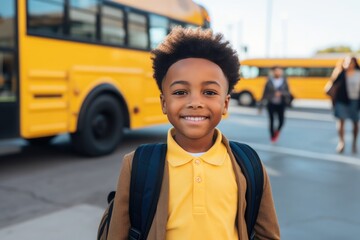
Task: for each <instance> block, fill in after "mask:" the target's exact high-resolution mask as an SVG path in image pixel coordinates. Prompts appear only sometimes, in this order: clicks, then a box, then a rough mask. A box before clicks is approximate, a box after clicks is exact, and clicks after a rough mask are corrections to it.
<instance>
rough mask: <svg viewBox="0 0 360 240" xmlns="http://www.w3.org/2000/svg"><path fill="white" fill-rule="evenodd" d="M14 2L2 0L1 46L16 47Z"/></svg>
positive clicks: (0, 9) (0, 14)
mask: <svg viewBox="0 0 360 240" xmlns="http://www.w3.org/2000/svg"><path fill="white" fill-rule="evenodd" d="M14 13H15V9H14V2H13V1H1V2H0V47H14V42H15V41H14V36H15V34H14V29H15V24H14V20H15V19H14Z"/></svg>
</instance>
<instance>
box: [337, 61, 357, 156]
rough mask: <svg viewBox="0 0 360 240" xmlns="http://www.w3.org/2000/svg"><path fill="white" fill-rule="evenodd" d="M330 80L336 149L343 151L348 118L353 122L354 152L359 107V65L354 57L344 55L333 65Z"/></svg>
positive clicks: (339, 151) (354, 150)
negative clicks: (333, 92)
mask: <svg viewBox="0 0 360 240" xmlns="http://www.w3.org/2000/svg"><path fill="white" fill-rule="evenodd" d="M332 81H333V85H334V86H336V88H335V89H336V92H335V94H334V96H333V99H332V100H333V104H334V115H335V117H336V118H337V129H338V135H339V142H338V145H337V147H336V151H337V152H338V153H342V152H344V149H345V139H344V134H345V120H346V119H350V120H351V121H352V123H353V131H352V133H353V142H352V153H356V152H357V135H358V132H359V124H358V122H359V108H360V67H359V64H358V62H357V60H356V58H354V57H346V58H345V59H343V61H342V64H338V66H337V67H335V69H334V71H333V74H332Z"/></svg>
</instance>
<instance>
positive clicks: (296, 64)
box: [231, 58, 339, 106]
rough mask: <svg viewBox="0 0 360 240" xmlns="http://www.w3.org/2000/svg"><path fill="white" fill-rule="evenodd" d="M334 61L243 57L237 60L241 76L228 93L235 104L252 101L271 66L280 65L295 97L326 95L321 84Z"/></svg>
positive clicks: (258, 95)
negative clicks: (243, 58)
mask: <svg viewBox="0 0 360 240" xmlns="http://www.w3.org/2000/svg"><path fill="white" fill-rule="evenodd" d="M338 61H339V60H338V59H322V58H302V59H300V58H297V59H295V58H292V59H290V58H289V59H284V58H283V59H280V58H279V59H275V58H273V59H271V58H257V59H246V60H244V61H241V62H240V64H241V67H240V68H241V79H240V81H239V83H238V84H237V85H236V86H235V87H234V91H233V93H232V95H231V96H232V98H234V99H237V100H238V103H239V105H244V106H251V105H254V104H255V103H256V102H257V101H259V100H260V99H261V97H262V93H263V90H264V86H265V83H266V80H267V78H268V76H269V71H270V69H271V67H273V66H281V67H282V68H283V69H284V74H285V76H286V77H287V80H288V83H289V87H290V90H291V93H292V94H293V95H294V97H295V98H296V99H327V98H328V96H327V95H326V94H325V92H324V86H325V84H326V82H327V81H328V80H329V78H330V76H331V73H332V71H333V69H334V67H335V65H336V63H337V62H338Z"/></svg>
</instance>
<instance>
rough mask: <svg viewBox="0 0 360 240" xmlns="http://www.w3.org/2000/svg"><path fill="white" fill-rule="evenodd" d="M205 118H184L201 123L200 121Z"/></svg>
mask: <svg viewBox="0 0 360 240" xmlns="http://www.w3.org/2000/svg"><path fill="white" fill-rule="evenodd" d="M205 118H206V117H185V119H186V120H189V121H201V120H205Z"/></svg>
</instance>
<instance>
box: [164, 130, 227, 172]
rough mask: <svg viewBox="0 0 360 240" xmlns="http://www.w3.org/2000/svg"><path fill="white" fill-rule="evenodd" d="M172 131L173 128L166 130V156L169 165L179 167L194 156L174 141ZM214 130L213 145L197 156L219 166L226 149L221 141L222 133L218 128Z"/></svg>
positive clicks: (224, 157)
mask: <svg viewBox="0 0 360 240" xmlns="http://www.w3.org/2000/svg"><path fill="white" fill-rule="evenodd" d="M174 131H175V129H174V128H172V129H170V130H169V131H168V136H167V145H168V149H167V155H166V157H167V161H168V162H169V163H170V165H171V166H173V167H179V166H181V165H184V164H186V163H188V162H190V161H191V160H193V159H196V157H194V156H192V155H191V154H189V153H188V152H186V151H185V150H184V149H183V148H181V147H180V146H179V145H178V144H177V143H176V141H175V140H174V137H173V135H174ZM215 131H216V140H215V143H214V145H213V146H212V147H211V148H210V149H209V150H208V151H207V152H205V153H204V154H203V155H201V156H200V157H198V158H200V159H201V160H203V161H204V162H206V163H209V164H211V165H215V166H221V165H222V164H223V163H224V161H225V159H226V155H227V150H226V147H225V146H224V145H223V143H222V134H221V132H220V130H218V129H215Z"/></svg>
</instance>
